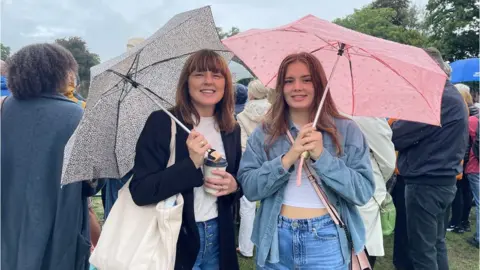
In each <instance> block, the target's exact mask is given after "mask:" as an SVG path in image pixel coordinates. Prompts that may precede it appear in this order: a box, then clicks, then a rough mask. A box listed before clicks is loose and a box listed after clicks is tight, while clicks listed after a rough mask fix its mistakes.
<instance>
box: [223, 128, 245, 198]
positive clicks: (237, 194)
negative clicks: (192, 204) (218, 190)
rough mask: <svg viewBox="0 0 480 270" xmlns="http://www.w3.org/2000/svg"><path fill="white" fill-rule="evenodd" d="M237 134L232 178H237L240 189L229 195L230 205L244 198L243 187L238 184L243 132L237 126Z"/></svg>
mask: <svg viewBox="0 0 480 270" xmlns="http://www.w3.org/2000/svg"><path fill="white" fill-rule="evenodd" d="M234 133H235V140H234V142H235V169H234V172H233V173H232V176H233V177H234V178H235V180H236V181H237V185H238V187H239V190H238V191H237V192H235V193H232V194H229V195H227V197H228V200H230V203H234V202H235V201H237V200H239V199H240V198H241V197H242V196H243V192H242V188H241V187H242V186H241V185H240V182H238V179H237V173H238V170H239V169H240V160H241V159H242V141H241V139H242V137H241V130H240V126H239V125H238V124H237V125H236V127H235V130H234Z"/></svg>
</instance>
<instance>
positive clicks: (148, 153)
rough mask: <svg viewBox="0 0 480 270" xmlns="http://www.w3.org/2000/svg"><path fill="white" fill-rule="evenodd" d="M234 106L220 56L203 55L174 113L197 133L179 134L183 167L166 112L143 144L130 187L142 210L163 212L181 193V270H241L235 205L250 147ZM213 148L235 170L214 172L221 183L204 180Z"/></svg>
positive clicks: (185, 76)
mask: <svg viewBox="0 0 480 270" xmlns="http://www.w3.org/2000/svg"><path fill="white" fill-rule="evenodd" d="M234 104H235V100H234V91H233V84H232V79H231V75H230V70H229V69H228V65H227V63H226V62H225V59H223V58H222V56H220V55H219V54H218V53H216V52H214V51H211V50H200V51H198V52H196V53H194V54H192V55H191V56H190V57H189V58H188V59H187V61H186V63H185V65H184V66H183V69H182V72H181V74H180V79H179V82H178V87H177V93H176V104H175V106H174V108H173V109H172V113H173V114H174V115H175V116H176V117H177V118H179V120H180V121H182V122H183V123H184V124H185V125H186V126H187V127H188V128H190V129H192V128H194V129H193V130H192V132H191V133H190V134H188V133H187V132H185V131H184V130H183V129H181V128H180V127H178V126H177V135H176V141H175V149H176V150H175V151H176V152H175V164H174V165H172V166H170V167H168V168H166V166H167V162H168V159H169V157H170V153H169V145H170V141H171V138H170V132H165V130H169V129H170V127H171V121H172V120H171V119H170V118H169V116H168V115H167V114H166V113H165V112H163V111H156V112H153V113H152V114H151V115H150V116H149V118H148V119H147V122H146V123H145V126H144V128H143V130H142V133H141V134H140V137H139V139H138V143H137V146H136V155H135V164H134V167H133V178H132V180H131V182H130V186H129V188H130V193H131V194H132V199H133V201H134V202H135V204H137V205H138V206H145V205H152V204H156V203H158V202H160V201H162V200H165V199H167V198H169V197H171V196H173V195H175V194H178V193H181V194H182V196H183V199H184V206H183V218H182V225H181V229H180V234H179V236H178V241H177V253H176V258H175V269H194V270H214V269H225V270H226V269H228V270H230V269H231V270H237V269H239V265H238V259H237V253H236V251H235V230H234V229H235V228H234V224H233V213H232V204H233V202H234V201H235V200H237V199H238V198H239V197H240V195H241V192H239V191H240V190H239V185H238V183H237V181H236V179H235V175H236V173H237V170H238V166H239V163H240V159H241V158H242V147H241V138H240V136H241V135H240V127H239V126H238V124H237V123H236V121H235V119H234V117H233V116H234ZM211 148H213V149H215V150H216V151H217V152H218V153H219V154H221V155H222V157H223V158H225V159H226V160H227V162H228V166H227V168H226V171H221V170H214V171H213V174H215V175H217V177H219V178H211V177H206V178H205V179H204V174H203V171H202V167H203V164H204V158H205V156H206V154H207V153H206V152H207V150H208V149H211ZM205 188H209V189H213V190H216V191H217V192H216V193H214V194H212V193H209V192H207V191H206V190H205ZM119 237H121V236H119Z"/></svg>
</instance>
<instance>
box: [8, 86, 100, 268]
mask: <svg viewBox="0 0 480 270" xmlns="http://www.w3.org/2000/svg"><path fill="white" fill-rule="evenodd" d="M82 113H83V110H82V108H81V107H80V106H78V105H77V104H75V103H74V102H72V101H70V100H68V99H67V98H65V97H63V96H61V95H45V96H42V97H40V98H35V99H31V100H18V99H16V98H15V97H13V96H10V97H8V98H6V100H5V102H4V103H3V107H2V115H1V118H2V119H1V122H2V130H1V145H2V148H1V154H2V161H1V162H2V163H1V164H2V171H1V196H2V199H1V200H2V203H1V218H2V228H1V232H2V239H1V242H2V246H1V249H2V251H1V252H2V254H1V255H2V256H1V269H9V270H67V269H68V270H84V269H88V267H89V264H88V258H89V255H90V232H89V226H88V225H89V220H88V205H87V197H88V196H91V195H93V194H94V193H95V192H96V190H95V189H94V188H92V187H91V186H90V185H89V184H88V183H87V182H80V183H75V184H70V185H67V186H64V187H63V188H60V180H61V173H62V164H63V152H64V148H65V144H66V143H67V141H68V139H69V138H70V136H71V135H72V134H73V132H74V130H75V128H76V127H77V125H78V123H79V121H80V119H81V117H82Z"/></svg>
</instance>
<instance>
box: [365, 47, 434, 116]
mask: <svg viewBox="0 0 480 270" xmlns="http://www.w3.org/2000/svg"><path fill="white" fill-rule="evenodd" d="M359 49H360V50H361V51H364V52H365V53H368V54H370V56H371V57H372V58H373V59H375V60H377V61H378V62H380V63H381V64H383V65H384V66H386V67H387V68H389V69H390V70H391V71H393V72H394V73H395V74H397V75H398V76H399V77H400V78H402V79H403V80H404V81H405V82H407V83H408V84H409V85H410V86H412V87H413V89H415V91H417V93H419V94H420V96H422V98H423V99H424V100H425V102H426V103H427V105H428V107H429V108H430V109H431V110H432V111H433V108H432V105H431V104H430V102H428V100H427V99H426V98H425V95H424V94H423V93H422V92H420V91H419V90H418V89H417V87H415V86H414V85H413V84H412V83H411V82H410V81H409V80H407V78H405V77H404V76H402V75H401V74H400V73H399V72H398V71H397V70H395V69H394V68H392V67H391V66H390V65H389V64H387V63H386V62H385V61H383V60H382V59H380V58H379V57H377V56H375V55H373V54H371V53H370V52H368V51H367V50H365V49H363V48H359Z"/></svg>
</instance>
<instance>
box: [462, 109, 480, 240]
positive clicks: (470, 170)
mask: <svg viewBox="0 0 480 270" xmlns="http://www.w3.org/2000/svg"><path fill="white" fill-rule="evenodd" d="M478 121H479V114H478V112H477V114H475V115H471V116H470V117H469V118H468V133H469V157H468V161H467V164H466V166H465V176H466V179H467V180H468V182H469V183H470V190H471V191H472V194H473V199H474V201H475V206H476V208H477V209H476V226H475V227H476V228H475V234H474V236H473V237H472V238H470V239H468V242H469V243H470V244H471V245H472V246H474V247H476V248H479V234H480V205H479V197H480V194H479V192H480V169H479V161H478V152H479V143H478V141H479V133H480V132H479V131H480V125H479V123H478Z"/></svg>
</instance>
